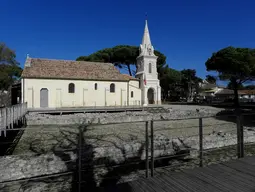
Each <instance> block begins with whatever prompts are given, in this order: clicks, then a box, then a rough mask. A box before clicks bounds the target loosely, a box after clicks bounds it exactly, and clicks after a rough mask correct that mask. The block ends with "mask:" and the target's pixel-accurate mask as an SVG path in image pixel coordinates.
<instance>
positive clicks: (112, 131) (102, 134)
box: [2, 105, 255, 191]
mask: <svg viewBox="0 0 255 192" xmlns="http://www.w3.org/2000/svg"><path fill="white" fill-rule="evenodd" d="M163 107H164V110H161V111H156V110H155V111H149V112H148V111H144V112H127V113H103V114H102V113H101V114H72V115H62V116H56V115H42V114H36V113H31V114H29V115H28V116H27V120H28V124H29V125H28V126H27V128H25V130H24V134H23V135H22V137H21V139H20V141H19V143H18V145H17V146H16V148H15V151H14V155H17V157H19V156H20V155H22V154H23V155H24V154H30V155H31V154H45V153H46V154H52V152H53V153H54V155H56V156H57V157H55V156H53V157H51V158H49V157H48V156H47V155H46V156H45V158H44V159H46V160H47V161H48V160H50V161H52V163H53V165H52V166H58V167H59V168H61V166H60V165H61V164H60V163H58V161H54V158H56V159H57V158H61V159H62V161H66V162H65V166H66V167H68V166H69V165H68V163H67V161H71V162H75V159H76V152H77V148H78V147H79V145H78V140H79V139H81V138H80V137H79V131H80V130H81V131H82V132H83V136H84V137H83V138H82V142H83V145H84V146H85V145H86V147H91V148H93V149H95V148H99V149H100V147H101V148H102V147H106V148H107V147H108V148H111V149H115V150H112V151H104V153H102V151H100V150H99V153H101V155H102V156H104V155H108V156H111V155H116V154H118V153H119V154H121V155H125V157H128V156H129V154H128V153H127V151H132V150H136V151H138V150H139V147H140V145H139V144H141V143H144V142H145V122H132V121H141V120H143V121H144V120H151V119H153V120H154V123H153V127H154V136H155V138H154V139H155V145H156V146H158V147H159V148H160V147H161V148H162V149H164V148H166V146H170V145H168V144H169V143H167V141H172V142H173V141H177V142H179V143H180V144H179V146H178V147H180V146H181V145H187V146H189V147H191V148H193V149H194V150H197V149H198V131H199V121H198V117H204V118H203V132H204V148H205V149H211V148H217V149H213V150H211V151H207V153H205V155H204V164H205V165H209V164H211V163H217V162H221V161H226V160H230V159H234V158H236V146H235V143H236V124H235V123H233V121H231V120H229V119H228V120H220V119H216V118H214V117H212V116H215V115H216V114H217V113H219V112H220V111H221V110H222V109H218V108H213V107H204V106H203V107H200V106H185V105H172V106H170V105H164V106H163ZM197 109H198V110H197ZM208 116H211V117H208ZM98 119H99V123H100V124H98V125H96V124H93V125H89V126H87V125H88V124H87V122H88V121H92V122H93V121H94V123H98ZM180 119H182V120H180ZM121 122H126V123H121ZM149 128H150V126H149ZM244 129H245V133H244V136H245V140H246V141H249V142H255V131H254V130H255V129H254V127H251V126H250V127H244ZM149 131H150V129H149ZM128 144H130V145H128ZM222 146H228V147H227V148H218V147H222ZM253 146H254V145H250V146H249V147H246V148H245V150H246V154H248V155H252V154H255V150H254V147H253ZM134 147H135V148H136V149H133V148H134ZM131 148H132V149H131ZM116 149H117V150H119V151H120V152H116ZM66 150H71V151H72V152H70V153H69V154H67V153H63V152H62V153H61V151H66ZM86 150H87V149H86ZM157 150H158V149H157ZM164 150H169V149H164ZM123 152H124V154H123ZM60 153H61V154H60ZM194 154H195V155H194ZM194 154H193V153H192V155H191V156H190V155H187V156H186V157H185V158H182V159H178V160H171V161H169V162H168V163H166V164H165V165H168V166H167V167H164V168H157V169H156V172H157V174H160V173H162V172H163V171H166V170H167V171H169V170H171V171H180V170H182V169H186V168H194V167H197V166H198V163H199V159H197V156H196V155H197V153H196V151H194ZM84 155H85V157H86V155H87V154H84ZM102 156H101V157H102ZM99 157H100V155H99ZM36 158H38V160H36ZM33 159H34V161H35V162H40V163H43V162H44V161H45V165H44V164H43V165H42V166H41V167H40V169H39V168H38V172H35V170H34V172H33V174H42V172H44V173H43V174H47V173H48V172H49V170H48V167H47V161H46V160H44V159H43V157H41V156H35V157H33ZM39 160H40V161H39ZM15 162H16V161H15ZM28 162H29V161H28ZM36 164H37V163H35V167H36ZM2 166H3V167H4V165H2ZM7 166H9V165H7ZM17 166H19V168H20V169H21V171H20V174H21V175H22V174H23V175H24V173H23V172H24V171H23V170H22V169H24V166H20V165H17ZM156 166H157V165H156ZM9 167H10V166H9ZM13 168H14V169H15V167H13V166H11V167H10V169H13ZM35 169H37V168H35ZM44 169H45V170H46V171H45V170H44ZM103 169H104V168H99V169H97V172H98V173H99V175H100V173H102V172H104V171H103ZM129 169H130V168H129ZM7 172H10V171H7ZM106 173H107V171H106ZM3 174H4V173H3ZM26 174H27V175H28V174H32V173H29V172H27V173H26ZM3 176H5V175H3ZM3 176H2V177H3ZM15 176H17V177H19V175H17V174H16V175H14V176H13V175H10V176H9V177H11V178H15ZM97 176H98V175H97ZM140 176H144V170H139V171H134V172H132V173H129V174H127V175H126V176H124V177H122V181H128V180H132V179H135V178H137V177H140ZM98 177H100V176H98ZM6 178H7V177H6ZM36 183H37V182H35V183H34V184H31V187H28V188H27V191H29V190H31V189H32V188H34V186H35V185H37V184H36ZM44 185H45V186H44ZM7 188H8V187H7ZM39 188H42V189H46V188H47V189H48V188H50V189H51V188H52V187H49V186H48V184H47V183H46V184H45V183H44V182H42V183H41V184H40V183H39V185H38V189H37V190H38V191H42V190H41V189H39ZM7 191H8V190H7ZM13 191H16V190H13ZM52 191H54V190H52ZM56 191H61V190H56ZM63 191H65V190H63ZM67 191H68V189H67Z"/></svg>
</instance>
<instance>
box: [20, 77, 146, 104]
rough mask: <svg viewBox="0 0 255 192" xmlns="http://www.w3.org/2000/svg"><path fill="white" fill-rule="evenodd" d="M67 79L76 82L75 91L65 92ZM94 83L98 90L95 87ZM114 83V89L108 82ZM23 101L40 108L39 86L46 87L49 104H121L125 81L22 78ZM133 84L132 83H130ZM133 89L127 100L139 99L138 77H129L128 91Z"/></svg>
mask: <svg viewBox="0 0 255 192" xmlns="http://www.w3.org/2000/svg"><path fill="white" fill-rule="evenodd" d="M69 83H74V84H75V93H68V85H69ZM95 83H97V90H95ZM111 83H115V93H110V84H111ZM24 84H25V88H24V101H25V102H28V107H29V108H40V90H41V89H42V88H47V89H48V94H49V95H48V97H49V99H48V102H49V104H48V106H49V108H57V107H81V106H105V105H107V106H115V105H117V106H120V105H125V104H127V103H128V102H127V98H128V97H127V91H128V82H109V81H82V80H53V79H25V83H24ZM131 85H132V86H131ZM131 91H134V98H130V96H129V99H130V101H134V100H141V90H140V89H139V82H138V81H130V85H129V92H130V93H131Z"/></svg>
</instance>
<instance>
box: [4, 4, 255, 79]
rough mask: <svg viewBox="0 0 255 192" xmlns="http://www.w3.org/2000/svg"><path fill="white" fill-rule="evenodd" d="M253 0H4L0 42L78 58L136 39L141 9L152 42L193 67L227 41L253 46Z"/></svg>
mask: <svg viewBox="0 0 255 192" xmlns="http://www.w3.org/2000/svg"><path fill="white" fill-rule="evenodd" d="M254 7H255V1H254V0H244V1H240V0H214V1H211V0H196V1H194V0H180V1H177V0H176V1H171V0H158V1H149V0H147V1H145V0H136V1H135V0H129V1H121V0H118V1H117V0H107V1H106V0H98V1H92V0H82V1H81V0H72V1H70V0H69V1H65V0H63V1H56V0H51V1H50V0H41V1H39V0H38V1H36V0H22V1H17V0H4V1H1V11H0V16H1V23H0V42H1V41H3V42H5V43H6V44H7V45H8V46H9V47H10V48H12V49H14V50H16V53H17V59H18V61H19V62H20V63H21V66H23V65H24V61H25V57H26V54H27V53H29V55H30V56H31V57H39V58H52V59H73V60H74V59H76V58H77V57H78V56H81V55H89V54H91V53H93V52H95V51H97V50H100V49H102V48H107V47H112V46H115V45H119V44H128V45H139V44H140V43H141V41H142V34H143V29H144V19H145V13H146V12H147V13H148V24H149V30H150V34H151V40H152V44H153V45H154V47H155V49H157V50H159V51H160V52H162V53H164V54H165V55H166V56H167V63H168V64H169V66H170V67H172V68H175V69H178V70H180V69H184V68H193V69H196V70H197V74H198V75H199V76H200V77H204V76H205V75H206V74H207V72H206V68H205V65H204V63H205V61H206V60H207V58H208V57H210V56H211V54H212V52H214V51H217V50H219V49H221V48H224V47H226V46H229V45H232V46H239V47H255V35H254V34H255V27H254V26H255V11H254Z"/></svg>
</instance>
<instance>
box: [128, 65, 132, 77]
mask: <svg viewBox="0 0 255 192" xmlns="http://www.w3.org/2000/svg"><path fill="white" fill-rule="evenodd" d="M127 68H128V72H129V75H130V76H132V72H131V69H130V65H129V64H127Z"/></svg>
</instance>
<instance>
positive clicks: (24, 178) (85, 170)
mask: <svg viewBox="0 0 255 192" xmlns="http://www.w3.org/2000/svg"><path fill="white" fill-rule="evenodd" d="M23 113H26V111H23ZM253 117H255V114H242V115H240V116H236V115H229V114H228V115H227V114H226V115H220V116H206V117H192V118H185V119H161V120H159V119H149V120H146V121H144V120H141V121H136V122H123V123H117V122H116V123H114V122H112V123H106V124H101V123H100V121H98V120H95V121H92V120H84V121H83V123H77V124H76V125H70V126H61V125H60V126H57V125H53V126H44V125H37V126H32V125H31V126H27V127H21V128H15V127H12V129H6V132H7V135H8V133H11V132H14V131H22V137H21V138H20V140H19V142H18V143H17V144H16V145H15V148H14V150H13V153H11V154H10V155H5V156H3V158H1V157H0V164H1V163H4V157H8V158H9V161H10V162H12V163H11V164H10V163H9V164H6V170H7V171H8V170H11V168H12V169H13V167H16V169H17V172H16V174H15V175H11V174H10V175H9V176H7V174H4V173H0V174H2V175H0V189H1V185H4V186H8V185H12V184H13V183H15V185H16V184H17V185H19V186H21V187H22V186H31V183H35V184H34V185H36V182H38V183H41V182H45V179H48V180H51V182H46V184H45V185H47V187H48V188H49V190H55V189H57V190H59V191H61V190H62V191H64V189H68V190H69V189H70V190H72V191H84V189H88V188H95V187H105V186H107V185H112V184H118V183H122V182H127V181H130V180H134V179H137V178H140V177H154V176H156V175H160V174H161V173H165V172H168V171H180V170H183V169H187V168H194V167H204V166H207V165H209V164H211V163H219V162H222V161H227V160H230V159H235V158H241V157H244V156H245V155H255V148H254V146H255V129H253V126H254V127H255V125H253V124H252V120H251V124H248V119H253ZM253 131H254V134H253ZM253 135H254V136H253ZM253 137H254V138H253ZM12 143H13V141H5V142H1V141H0V148H1V147H2V148H6V146H10V145H11V144H12ZM21 156H22V158H21ZM24 157H25V158H24ZM21 159H22V160H21ZM24 159H26V160H24ZM15 162H18V163H15ZM20 162H21V165H19V163H20ZM21 167H22V170H28V171H26V172H22V171H21ZM38 170H39V171H38ZM1 171H2V170H1ZM19 173H20V174H19ZM53 183H55V184H53ZM62 187H64V189H63V188H62Z"/></svg>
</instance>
